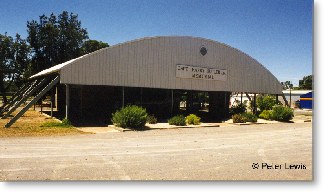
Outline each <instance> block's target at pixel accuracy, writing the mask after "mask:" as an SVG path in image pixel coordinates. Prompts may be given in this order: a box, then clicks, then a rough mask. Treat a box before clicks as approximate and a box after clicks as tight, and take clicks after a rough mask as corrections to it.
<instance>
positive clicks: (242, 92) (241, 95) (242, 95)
mask: <svg viewBox="0 0 324 194" xmlns="http://www.w3.org/2000/svg"><path fill="white" fill-rule="evenodd" d="M241 104H243V92H241Z"/></svg>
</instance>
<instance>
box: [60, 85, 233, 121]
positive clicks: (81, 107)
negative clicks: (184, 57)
mask: <svg viewBox="0 0 324 194" xmlns="http://www.w3.org/2000/svg"><path fill="white" fill-rule="evenodd" d="M68 87H69V101H70V106H69V111H68V112H69V114H68V118H69V120H71V121H72V123H73V124H74V125H76V126H107V125H108V124H111V116H112V113H114V112H115V111H116V110H118V109H120V108H121V107H123V105H124V106H127V105H138V106H142V107H144V108H146V110H147V112H148V113H149V114H153V115H154V116H155V117H157V118H158V120H159V122H167V119H169V118H171V117H172V116H174V115H177V114H182V115H184V116H187V115H189V114H191V113H193V114H196V115H198V116H199V117H201V118H202V122H220V121H222V120H224V119H226V118H228V112H229V102H230V94H231V93H230V92H202V91H188V90H171V89H155V88H139V87H121V86H86V85H69V86H68ZM64 90H65V86H64V85H60V86H59V87H58V100H57V101H58V109H59V110H60V111H59V113H61V114H60V115H61V118H62V116H63V115H64V116H63V118H64V117H65V114H64V113H65V98H66V96H65V95H66V93H65V91H64Z"/></svg>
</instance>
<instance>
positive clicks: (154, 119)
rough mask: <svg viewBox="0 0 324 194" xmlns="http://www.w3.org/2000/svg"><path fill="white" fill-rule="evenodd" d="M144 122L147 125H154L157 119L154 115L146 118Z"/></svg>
mask: <svg viewBox="0 0 324 194" xmlns="http://www.w3.org/2000/svg"><path fill="white" fill-rule="evenodd" d="M146 122H147V123H149V124H156V123H157V118H156V117H155V116H154V115H149V116H147V119H146Z"/></svg>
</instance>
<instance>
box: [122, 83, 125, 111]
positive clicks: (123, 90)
mask: <svg viewBox="0 0 324 194" xmlns="http://www.w3.org/2000/svg"><path fill="white" fill-rule="evenodd" d="M122 93H123V101H122V107H123V108H124V106H125V89H124V86H123V88H122Z"/></svg>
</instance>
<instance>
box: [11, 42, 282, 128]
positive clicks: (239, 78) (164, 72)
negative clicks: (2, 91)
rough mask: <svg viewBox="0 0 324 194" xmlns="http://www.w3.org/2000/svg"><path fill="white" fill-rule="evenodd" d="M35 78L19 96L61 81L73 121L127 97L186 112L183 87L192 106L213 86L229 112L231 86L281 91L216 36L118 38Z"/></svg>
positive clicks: (212, 93)
mask: <svg viewBox="0 0 324 194" xmlns="http://www.w3.org/2000/svg"><path fill="white" fill-rule="evenodd" d="M30 79H31V82H30V84H29V85H26V86H24V87H22V88H21V90H20V92H18V94H17V95H16V96H18V97H16V100H15V98H13V101H16V102H17V101H20V100H22V96H26V94H28V95H29V96H31V95H33V94H32V93H34V92H36V91H41V92H39V93H38V94H37V95H36V97H37V96H40V97H41V96H42V95H44V94H45V93H46V92H48V91H49V90H53V88H56V91H57V95H55V96H56V99H55V101H56V102H57V103H56V106H57V110H58V111H59V112H61V113H62V114H63V115H64V116H65V117H67V118H69V119H70V120H72V121H74V120H76V121H77V120H96V122H100V121H109V116H111V113H112V112H114V111H115V110H116V109H118V108H120V107H122V106H125V105H127V104H137V105H141V106H144V107H146V108H147V110H148V112H149V113H151V114H155V115H157V116H159V115H162V116H163V115H166V116H168V117H169V116H170V115H172V114H177V113H178V112H179V106H180V101H181V99H182V97H183V96H184V95H185V96H186V101H187V107H186V108H187V110H193V109H191V108H192V107H193V102H194V98H193V96H194V95H193V94H195V92H197V91H201V92H206V93H207V94H208V97H209V103H208V104H209V111H208V115H209V116H210V117H211V118H215V119H222V118H224V117H226V116H227V113H228V108H229V101H230V95H231V93H232V92H236V93H246V94H247V93H249V94H251V93H252V94H275V95H277V96H278V95H282V86H281V84H280V82H279V81H278V80H277V78H276V77H275V76H273V74H272V73H271V72H270V71H269V70H267V69H266V68H265V67H264V66H263V65H261V64H260V63H259V62H257V61H256V60H255V59H253V58H252V57H250V56H249V55H247V54H245V53H243V52H242V51H240V50H238V49H235V48H233V47H230V46H228V45H225V44H222V43H219V42H217V41H213V40H208V39H204V38H196V37H187V36H165V37H163V36H162V37H150V38H142V39H138V40H134V41H129V42H125V43H121V44H117V45H114V46H112V47H108V48H104V49H101V50H98V51H96V52H93V53H90V54H87V55H84V56H81V57H79V58H76V59H72V60H70V61H67V62H65V63H62V64H59V65H56V66H54V67H52V68H49V69H46V70H43V71H41V72H39V73H37V74H35V75H33V76H31V77H30ZM45 80H47V81H45ZM41 83H42V84H41ZM40 84H41V86H39V85H40ZM38 86H39V87H38ZM35 87H38V88H37V89H36V90H35ZM22 93H23V94H24V95H21V94H22ZM36 97H35V98H36ZM254 97H255V95H254ZM37 100H38V99H37ZM37 100H36V99H35V102H36V101H37ZM31 103H33V102H31ZM13 104H15V103H13ZM16 104H17V103H16ZM9 105H10V104H9ZM9 105H8V106H9ZM27 106H28V105H27ZM30 106H31V105H30ZM12 107H13V105H11V106H9V108H6V110H5V111H8V110H10V109H12ZM22 114H23V113H22ZM22 114H20V115H22ZM15 117H18V118H19V114H18V115H16V116H15ZM15 117H14V118H13V120H14V119H15ZM13 122H14V121H13ZM9 123H10V122H9ZM11 124H12V123H11ZM11 124H9V125H8V124H7V125H6V126H7V127H8V126H10V125H11Z"/></svg>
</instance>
